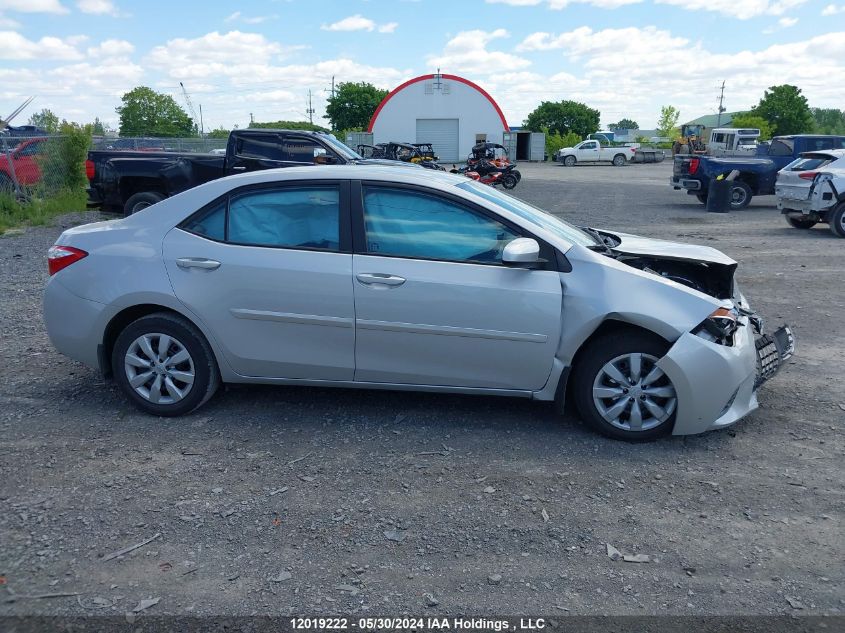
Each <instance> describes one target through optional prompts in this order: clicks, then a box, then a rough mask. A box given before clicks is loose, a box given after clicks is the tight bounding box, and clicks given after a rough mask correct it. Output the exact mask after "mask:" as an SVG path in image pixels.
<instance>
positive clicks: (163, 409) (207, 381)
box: [111, 312, 220, 417]
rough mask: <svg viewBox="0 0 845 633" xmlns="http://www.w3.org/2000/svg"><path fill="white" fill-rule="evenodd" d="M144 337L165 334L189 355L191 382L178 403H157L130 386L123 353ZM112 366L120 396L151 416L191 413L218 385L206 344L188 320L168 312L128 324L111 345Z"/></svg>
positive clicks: (210, 354) (217, 374) (210, 352)
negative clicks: (112, 346) (120, 392)
mask: <svg viewBox="0 0 845 633" xmlns="http://www.w3.org/2000/svg"><path fill="white" fill-rule="evenodd" d="M145 334H165V335H167V336H169V337H172V338H173V339H174V340H175V341H176V342H177V343H178V344H180V345H181V346H183V347H184V349H185V350H187V352H188V354H189V355H190V362H191V369H192V370H193V373H194V379H193V383H192V384H191V386H190V389H189V390H188V391H187V394H186V395H185V396H184V397H183V398H182V399H181V400H178V401H176V402H173V403H169V404H157V403H154V402H152V401H150V400H148V399H147V398H145V397H143V396H142V395H141V394H139V393H138V392H137V391H136V390H135V387H133V386H132V385H131V384H129V380H130V378H129V376H128V375H127V369H126V362H125V358H126V354H127V352H128V351H129V349H130V346H132V345H133V343H134V342H135V341H136V340H137V339H138V338H139V337H141V336H143V335H145ZM154 351H155V350H154ZM111 363H112V372H113V374H114V377H115V381H116V382H117V384H118V386H119V387H120V389H121V390H122V391H123V393H124V394H125V395H126V396H127V398H128V399H129V400H130V401H131V402H132V404H134V405H135V406H136V407H138V408H139V409H140V410H141V411H144V412H145V413H149V414H151V415H157V416H164V417H173V416H179V415H185V414H186V413H190V412H191V411H193V410H194V409H196V408H198V407H200V406H202V405H203V404H205V402H207V401H208V399H209V398H211V396H213V395H214V393H215V392H216V391H217V388H218V387H219V386H220V372H219V371H218V369H217V362H216V360H215V359H214V353H213V352H212V351H211V346H210V345H209V344H208V341H206V340H205V337H204V336H203V335H202V333H201V332H200V331H199V330H198V329H197V328H196V327H195V326H194V325H193V324H192V323H191V322H190V321H188V320H187V319H185V318H183V317H181V316H179V315H177V314H173V313H170V312H156V313H154V314H150V315H148V316H144V317H141V318H140V319H137V320H136V321H133V322H132V323H130V324H129V325H127V326H126V327H125V328H124V329H123V331H122V332H121V333H120V334H119V335H118V337H117V340H116V341H115V343H114V349H113V350H112V357H111ZM150 391H151V390H150Z"/></svg>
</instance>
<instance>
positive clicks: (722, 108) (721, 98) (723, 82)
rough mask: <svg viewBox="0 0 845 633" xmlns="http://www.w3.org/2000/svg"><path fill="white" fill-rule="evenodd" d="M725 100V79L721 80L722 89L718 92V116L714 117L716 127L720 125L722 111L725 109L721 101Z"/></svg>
mask: <svg viewBox="0 0 845 633" xmlns="http://www.w3.org/2000/svg"><path fill="white" fill-rule="evenodd" d="M724 100H725V80H724V79H723V80H722V91H721V93H720V94H719V116H718V117H717V118H716V127H722V112H724V111H725V106H723V105H722V103H723V102H724Z"/></svg>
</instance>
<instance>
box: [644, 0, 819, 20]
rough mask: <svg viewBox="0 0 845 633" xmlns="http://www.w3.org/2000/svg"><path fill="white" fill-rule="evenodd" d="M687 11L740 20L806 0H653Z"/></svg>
mask: <svg viewBox="0 0 845 633" xmlns="http://www.w3.org/2000/svg"><path fill="white" fill-rule="evenodd" d="M655 2H656V3H657V4H670V5H674V6H677V7H681V8H682V9H687V10H689V11H714V12H716V13H721V14H723V15H727V16H729V17H733V18H738V19H740V20H748V19H749V18H754V17H757V16H761V15H783V14H784V13H786V12H787V11H789V10H791V9H794V8H796V7H799V6H801V5H802V4H805V3H806V2H807V0H655Z"/></svg>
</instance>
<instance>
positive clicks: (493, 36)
mask: <svg viewBox="0 0 845 633" xmlns="http://www.w3.org/2000/svg"><path fill="white" fill-rule="evenodd" d="M507 37H510V34H509V33H508V32H507V31H506V30H505V29H496V30H495V31H481V30H472V31H461V32H460V33H458V34H457V35H456V36H455V37H453V38H452V39H451V40H449V41H448V42H447V43H446V46H445V47H444V48H443V52H442V53H441V54H440V55H429V56H428V57H427V58H426V64H427V65H428V67H429V68H432V69H434V68H441V69H443V70H444V71H445V72H450V73H457V74H461V73H464V74H479V75H487V74H497V73H501V72H513V71H516V70H521V69H523V68H526V67H528V66H530V65H531V62H530V61H529V60H527V59H525V58H523V57H519V56H517V55H512V54H511V53H505V52H502V51H488V50H487V45H488V44H489V43H490V42H492V41H493V40H497V39H502V38H507Z"/></svg>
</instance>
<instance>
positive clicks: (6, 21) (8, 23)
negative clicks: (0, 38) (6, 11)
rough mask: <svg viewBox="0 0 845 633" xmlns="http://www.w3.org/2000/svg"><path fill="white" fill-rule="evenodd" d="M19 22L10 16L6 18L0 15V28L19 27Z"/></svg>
mask: <svg viewBox="0 0 845 633" xmlns="http://www.w3.org/2000/svg"><path fill="white" fill-rule="evenodd" d="M19 28H21V23H20V22H18V21H17V20H13V19H12V18H7V17H6V16H5V15H0V29H19Z"/></svg>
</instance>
